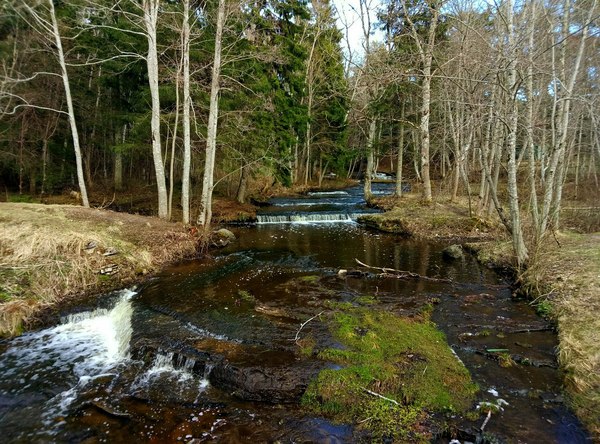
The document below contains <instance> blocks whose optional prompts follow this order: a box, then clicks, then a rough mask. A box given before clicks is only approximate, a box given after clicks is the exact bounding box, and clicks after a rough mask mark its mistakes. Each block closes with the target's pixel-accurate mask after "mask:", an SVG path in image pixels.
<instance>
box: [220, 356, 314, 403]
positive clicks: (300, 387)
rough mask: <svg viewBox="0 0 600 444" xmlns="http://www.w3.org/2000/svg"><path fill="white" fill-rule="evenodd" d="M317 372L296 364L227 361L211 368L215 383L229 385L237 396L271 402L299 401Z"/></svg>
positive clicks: (248, 399) (225, 386)
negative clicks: (261, 364)
mask: <svg viewBox="0 0 600 444" xmlns="http://www.w3.org/2000/svg"><path fill="white" fill-rule="evenodd" d="M315 373H316V372H315V371H313V372H311V371H310V370H309V369H303V368H299V369H298V368H294V367H287V366H284V367H255V366H251V367H241V366H236V365H233V364H230V363H228V362H226V361H224V362H220V363H219V364H217V365H215V367H214V368H213V369H212V371H211V372H210V376H209V380H210V383H211V384H212V385H214V386H215V387H219V388H221V389H229V390H231V391H232V393H231V394H232V395H233V396H235V397H236V398H239V399H242V400H245V401H261V402H269V403H286V402H296V401H298V399H300V397H301V396H302V395H303V394H304V392H305V391H306V388H307V387H308V382H309V381H310V379H311V378H312V377H313V376H314V374H315Z"/></svg>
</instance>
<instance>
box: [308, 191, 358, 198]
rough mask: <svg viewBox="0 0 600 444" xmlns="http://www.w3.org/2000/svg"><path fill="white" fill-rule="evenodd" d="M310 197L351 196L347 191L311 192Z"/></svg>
mask: <svg viewBox="0 0 600 444" xmlns="http://www.w3.org/2000/svg"><path fill="white" fill-rule="evenodd" d="M307 194H308V195H309V196H313V197H318V196H349V195H350V194H349V193H348V192H347V191H311V192H310V193H307Z"/></svg>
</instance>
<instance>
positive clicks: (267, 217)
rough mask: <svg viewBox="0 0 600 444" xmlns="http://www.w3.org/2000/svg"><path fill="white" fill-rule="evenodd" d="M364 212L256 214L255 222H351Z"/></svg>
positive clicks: (260, 223)
mask: <svg viewBox="0 0 600 444" xmlns="http://www.w3.org/2000/svg"><path fill="white" fill-rule="evenodd" d="M365 214H367V213H366V212H364V213H362V212H361V213H316V212H315V213H293V214H258V215H257V216H256V222H257V223H258V224H259V225H262V224H314V223H340V222H343V223H352V222H355V221H356V219H358V218H359V217H360V216H363V215H365Z"/></svg>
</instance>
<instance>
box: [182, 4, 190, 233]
mask: <svg viewBox="0 0 600 444" xmlns="http://www.w3.org/2000/svg"><path fill="white" fill-rule="evenodd" d="M189 15H190V0H184V1H183V26H182V29H181V51H182V59H183V176H182V180H181V207H182V208H183V217H182V222H183V223H184V224H189V223H190V165H191V159H192V149H191V131H190V109H191V102H192V100H191V96H190V18H189Z"/></svg>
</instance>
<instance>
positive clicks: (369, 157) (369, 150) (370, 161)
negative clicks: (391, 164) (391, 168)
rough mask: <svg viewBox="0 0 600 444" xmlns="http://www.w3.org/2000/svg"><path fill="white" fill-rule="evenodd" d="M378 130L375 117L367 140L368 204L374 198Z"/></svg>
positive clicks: (370, 125) (366, 186) (366, 181)
mask: <svg viewBox="0 0 600 444" xmlns="http://www.w3.org/2000/svg"><path fill="white" fill-rule="evenodd" d="M376 130H377V119H376V118H375V117H373V118H372V119H371V123H370V124H369V139H368V140H367V169H366V171H365V186H364V193H365V200H366V201H367V202H368V201H369V200H371V198H372V197H373V193H372V191H371V178H372V177H373V157H374V153H373V145H374V142H375V132H376Z"/></svg>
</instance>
